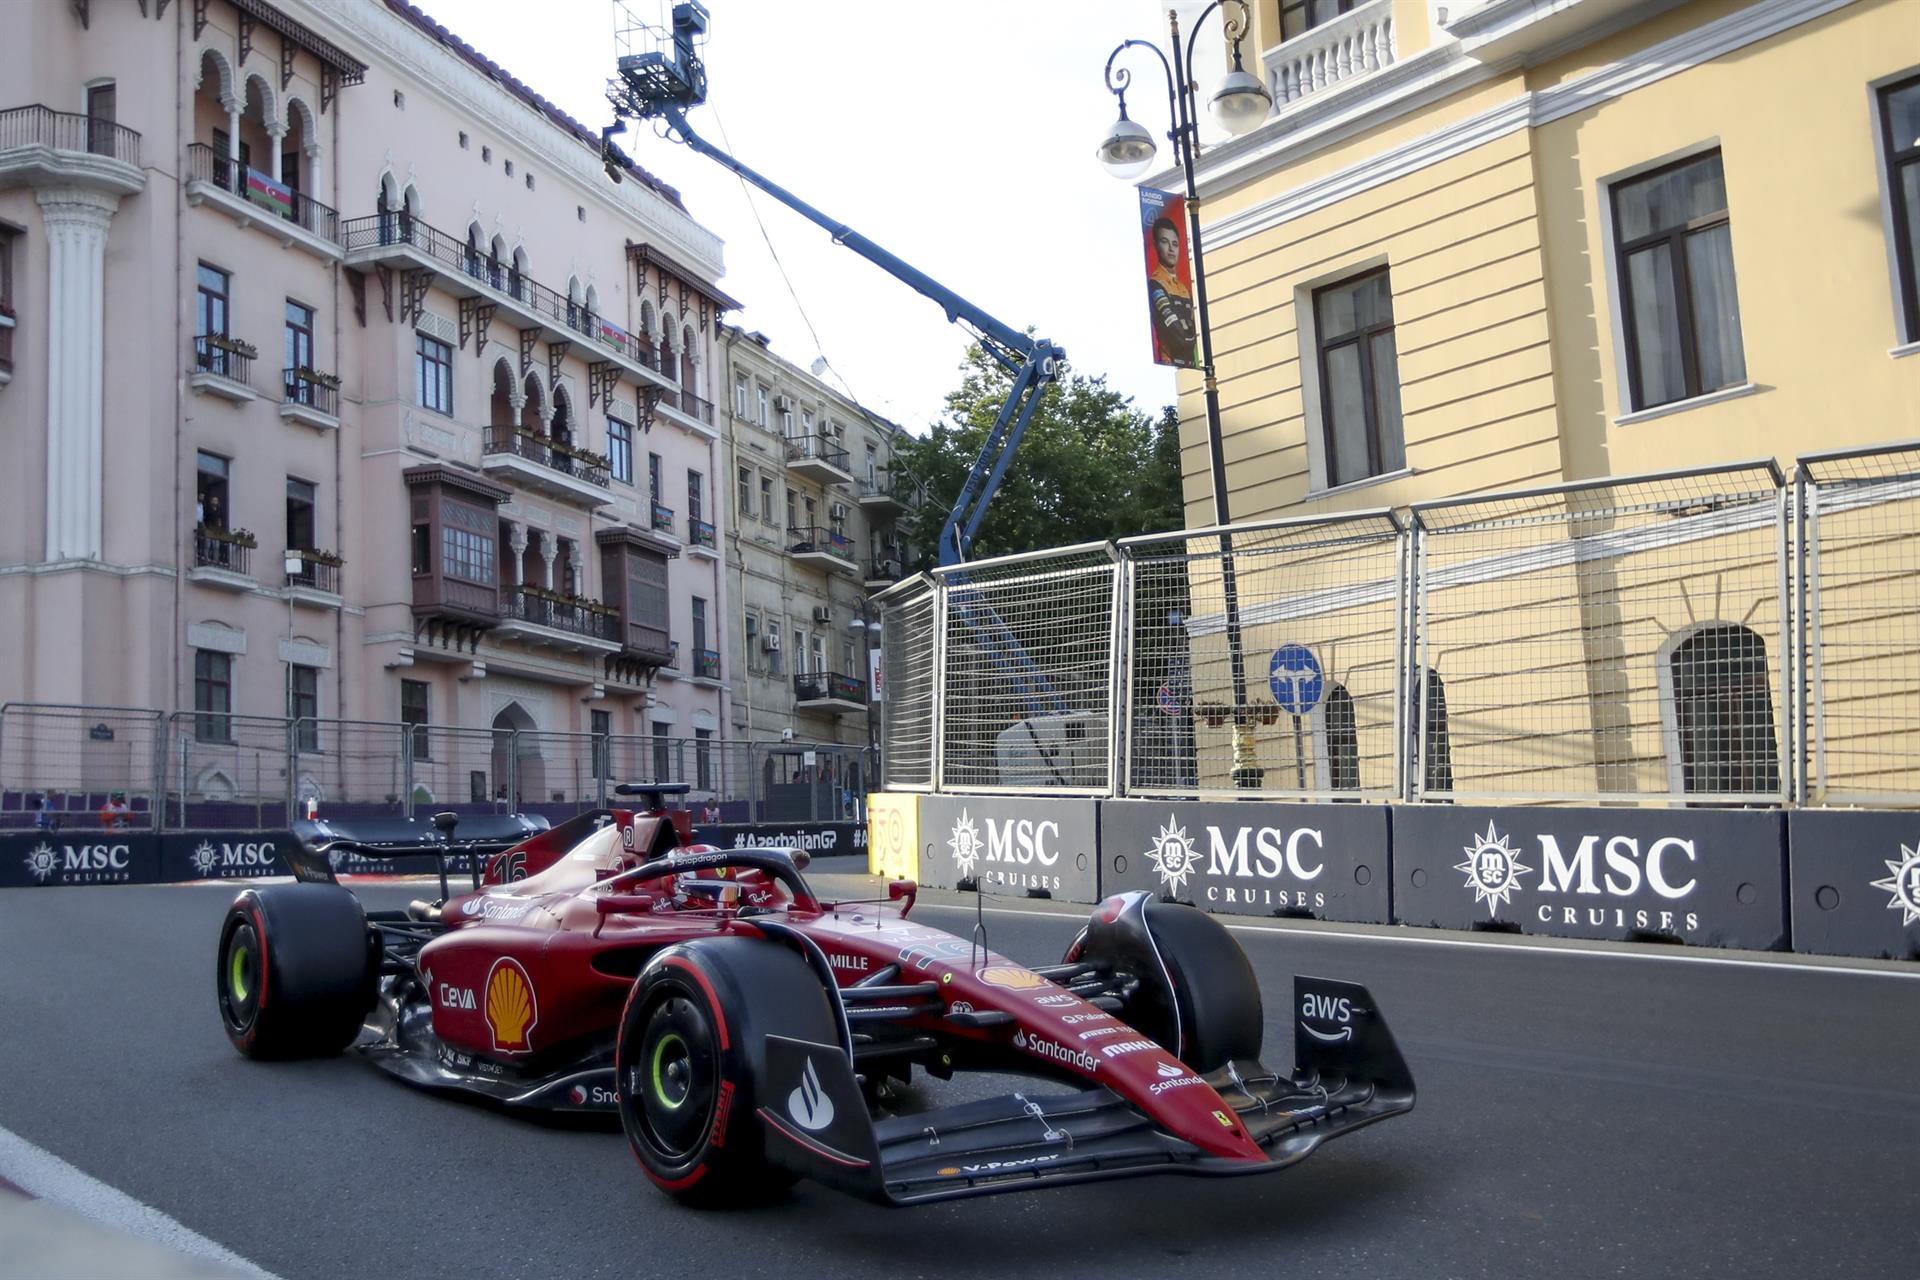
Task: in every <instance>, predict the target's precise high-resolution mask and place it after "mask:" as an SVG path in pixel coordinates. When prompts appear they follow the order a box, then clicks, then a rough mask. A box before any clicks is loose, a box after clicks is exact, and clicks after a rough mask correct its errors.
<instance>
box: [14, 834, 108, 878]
mask: <svg viewBox="0 0 1920 1280" xmlns="http://www.w3.org/2000/svg"><path fill="white" fill-rule="evenodd" d="M26 863H27V871H28V872H29V873H31V874H32V876H33V878H34V880H35V881H37V882H38V883H40V884H46V883H47V882H48V881H49V880H55V879H56V878H57V882H58V883H60V884H103V883H107V882H110V881H115V880H127V879H131V878H132V875H133V872H132V863H133V850H132V848H131V847H130V846H128V845H124V844H63V845H61V846H59V847H58V848H56V847H54V846H53V845H51V844H48V843H47V842H46V841H44V840H42V841H41V842H40V843H39V844H37V845H35V846H34V847H33V848H32V849H29V850H28V851H27V857H26Z"/></svg>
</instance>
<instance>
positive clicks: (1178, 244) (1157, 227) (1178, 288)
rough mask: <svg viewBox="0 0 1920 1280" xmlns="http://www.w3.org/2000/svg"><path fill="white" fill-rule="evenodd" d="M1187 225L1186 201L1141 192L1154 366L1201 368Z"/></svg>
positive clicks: (1144, 189)
mask: <svg viewBox="0 0 1920 1280" xmlns="http://www.w3.org/2000/svg"><path fill="white" fill-rule="evenodd" d="M1187 225H1188V224H1187V198H1186V197H1185V196H1178V195H1174V194H1172V193H1171V192H1166V191H1155V190H1153V189H1151V188H1149V187H1142V188H1140V238H1141V243H1142V245H1143V246H1144V247H1145V249H1146V259H1147V316H1148V320H1149V322H1150V324H1151V327H1152V330H1153V362H1154V363H1155V364H1164V365H1171V366H1173V367H1174V368H1176V369H1198V368H1199V367H1200V358H1199V344H1198V336H1199V329H1198V327H1197V326H1196V323H1195V315H1194V309H1193V267H1192V265H1191V263H1190V261H1189V258H1188V253H1187Z"/></svg>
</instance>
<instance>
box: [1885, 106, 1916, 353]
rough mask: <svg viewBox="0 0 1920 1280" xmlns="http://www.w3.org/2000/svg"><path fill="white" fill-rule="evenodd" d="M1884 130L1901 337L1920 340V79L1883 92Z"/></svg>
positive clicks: (1905, 339)
mask: <svg viewBox="0 0 1920 1280" xmlns="http://www.w3.org/2000/svg"><path fill="white" fill-rule="evenodd" d="M1880 127H1881V131H1882V133H1881V144H1882V146H1883V147H1884V149H1885V151H1886V154H1887V192H1888V194H1889V195H1890V196H1891V197H1892V201H1893V256H1894V261H1895V263H1896V264H1897V268H1898V271H1899V277H1900V279H1899V284H1898V290H1897V291H1898V293H1899V298H1898V299H1897V301H1898V302H1899V304H1900V314H1901V317H1902V318H1903V319H1904V320H1905V322H1906V327H1905V331H1904V332H1903V333H1902V334H1901V338H1902V339H1903V340H1904V341H1906V342H1920V76H1914V77H1912V78H1911V79H1907V80H1902V81H1901V82H1900V83H1899V84H1891V85H1888V86H1887V87H1886V88H1884V89H1882V90H1881V91H1880Z"/></svg>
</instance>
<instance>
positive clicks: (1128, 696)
mask: <svg viewBox="0 0 1920 1280" xmlns="http://www.w3.org/2000/svg"><path fill="white" fill-rule="evenodd" d="M1107 554H1109V555H1111V556H1112V557H1113V591H1112V600H1113V603H1112V605H1111V606H1110V607H1109V608H1108V610H1107V613H1108V614H1109V616H1110V619H1111V622H1110V625H1109V627H1108V629H1107V654H1108V664H1107V665H1108V676H1107V794H1108V795H1109V796H1118V795H1121V794H1123V793H1124V787H1125V779H1126V771H1125V767H1124V757H1125V754H1126V746H1125V743H1126V742H1128V741H1129V740H1130V739H1131V738H1132V737H1133V620H1132V612H1133V610H1132V600H1131V591H1132V588H1131V585H1130V583H1131V580H1132V576H1133V575H1132V573H1131V572H1130V571H1129V561H1128V558H1127V556H1126V553H1125V552H1123V551H1122V550H1121V549H1120V548H1119V547H1116V546H1114V545H1113V544H1112V543H1108V544H1107Z"/></svg>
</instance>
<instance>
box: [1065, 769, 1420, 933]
mask: <svg viewBox="0 0 1920 1280" xmlns="http://www.w3.org/2000/svg"><path fill="white" fill-rule="evenodd" d="M1391 883H1392V874H1391V870H1390V863H1389V859H1388V847H1387V810H1386V807H1385V806H1383V805H1358V804H1260V803H1253V802H1247V801H1219V802H1214V803H1199V804H1195V803H1175V802H1165V801H1158V802H1156V801H1148V800H1108V801H1106V802H1104V803H1103V804H1101V806H1100V891H1101V893H1102V894H1107V895H1110V894H1115V893H1123V892H1125V891H1127V890H1129V889H1146V890H1149V891H1150V892H1152V893H1153V894H1154V895H1155V896H1157V897H1160V898H1166V899H1171V900H1173V901H1176V902H1191V903H1192V904H1193V905H1194V906H1196V907H1199V908H1200V909H1201V910H1203V911H1220V912H1227V913H1230V914H1233V915H1254V916H1276V915H1277V916H1294V917H1309V918H1312V919H1315V920H1348V921H1355V922H1364V923H1370V924H1386V923H1387V922H1388V919H1389V910H1388V908H1389V903H1388V901H1387V894H1388V890H1389V886H1390V885H1391Z"/></svg>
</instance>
